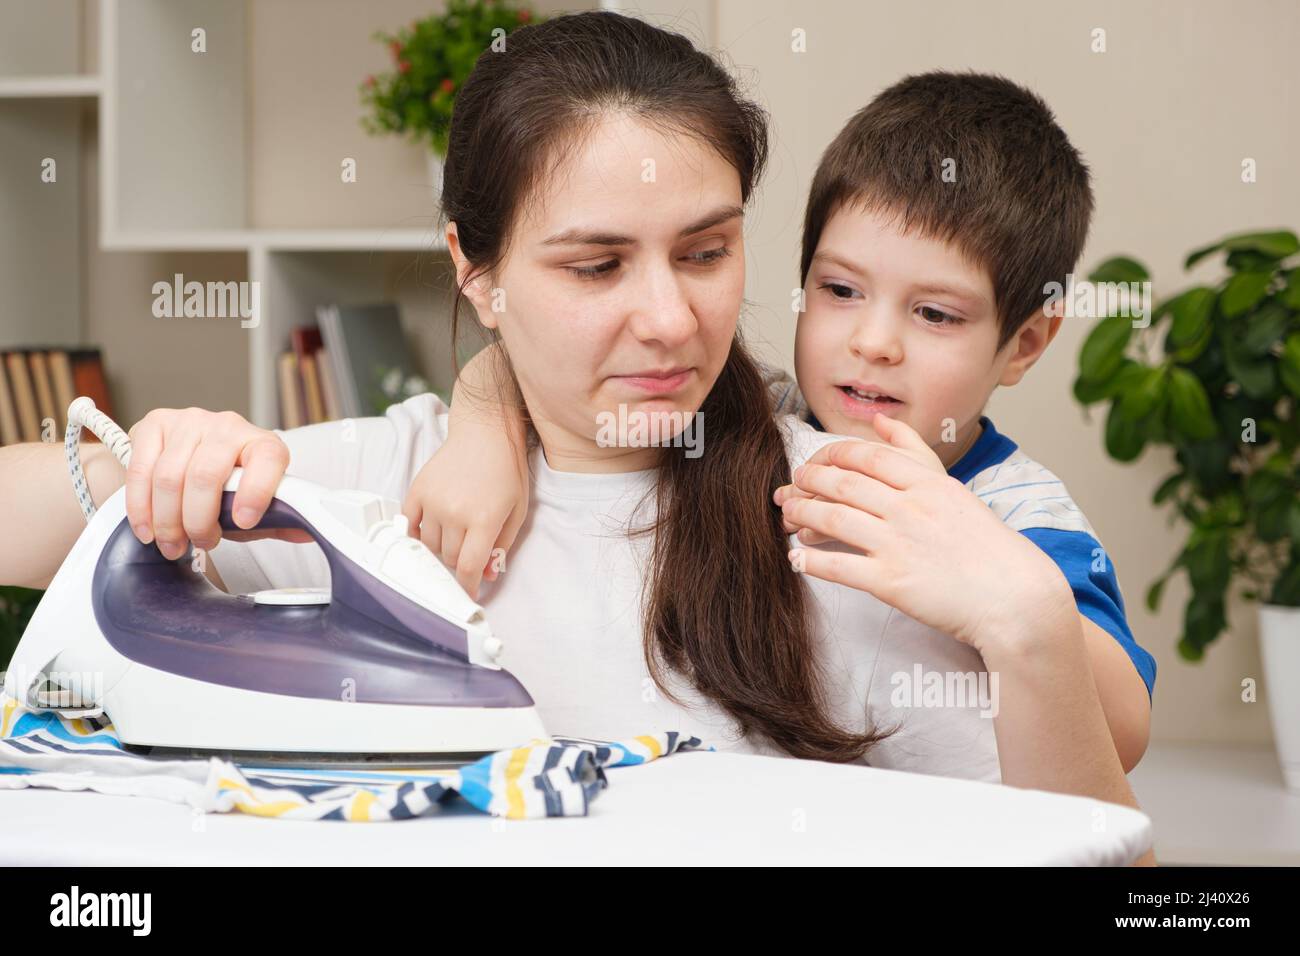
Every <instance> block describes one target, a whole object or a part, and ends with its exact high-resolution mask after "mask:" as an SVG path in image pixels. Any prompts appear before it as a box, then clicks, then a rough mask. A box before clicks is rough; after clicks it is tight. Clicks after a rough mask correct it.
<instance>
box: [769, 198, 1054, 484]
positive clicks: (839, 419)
mask: <svg viewBox="0 0 1300 956" xmlns="http://www.w3.org/2000/svg"><path fill="white" fill-rule="evenodd" d="M804 301H805V305H804V309H805V311H804V313H803V314H802V315H801V316H800V317H799V326H798V330H797V332H796V336H795V374H796V375H797V376H798V378H799V387H800V389H801V391H802V392H803V394H804V398H805V400H806V401H807V402H808V405H809V406H810V407H811V408H812V410H813V414H815V415H816V416H817V419H818V421H820V422H821V423H822V425H823V426H824V427H825V428H826V430H827V431H828V432H832V433H835V434H842V435H856V436H858V437H861V438H866V439H868V440H871V441H879V440H880V439H879V437H878V436H877V435H876V433H875V429H874V428H873V427H872V425H871V421H872V419H873V418H874V417H875V416H876V415H878V414H879V415H887V416H889V417H890V418H896V419H899V420H901V421H904V422H906V423H907V424H908V425H910V426H912V428H913V429H915V430H916V431H917V432H918V433H919V434H920V435H921V437H922V438H924V439H925V441H926V442H927V444H929V445H930V447H931V448H933V449H934V450H935V452H936V453H937V454H938V456H939V458H940V459H941V460H942V461H943V463H944V465H945V467H951V466H952V465H953V464H955V463H956V461H957V459H959V458H960V457H961V456H962V455H963V454H964V453H965V452H966V451H967V450H968V449H969V447H970V446H971V445H972V444H974V442H975V439H976V438H977V437H978V432H979V416H980V413H981V412H982V410H983V408H984V404H985V402H986V401H987V400H988V396H989V394H990V393H991V392H992V391H993V389H994V388H995V387H996V386H997V385H998V384H1014V383H1015V382H1016V381H1019V379H1020V376H1021V375H1023V373H1024V371H1025V369H1026V368H1028V366H1029V365H1031V364H1032V363H1033V360H1034V359H1035V358H1037V355H1038V354H1039V353H1041V351H1042V348H1043V347H1046V344H1047V342H1046V341H1043V342H1041V344H1037V343H1035V342H1034V341H1033V334H1032V333H1033V332H1034V330H1035V329H1037V330H1039V331H1045V330H1043V329H1042V326H1043V323H1042V322H1037V321H1035V322H1031V323H1026V326H1025V328H1024V329H1022V332H1025V331H1028V332H1030V333H1031V334H1030V336H1029V337H1030V341H1029V342H1026V343H1024V344H1025V346H1027V347H1028V348H1029V349H1030V350H1031V351H1032V352H1033V354H1032V356H1029V357H1028V361H1024V357H1023V356H1020V355H1018V354H1017V353H1018V351H1019V350H1020V349H1021V347H1022V346H1021V345H1020V343H1019V340H1020V339H1021V338H1022V337H1023V336H1022V335H1017V336H1016V337H1013V338H1012V340H1011V341H1010V342H1008V343H1007V345H1006V346H1005V347H1004V348H1003V349H1002V350H1001V351H998V349H997V340H998V322H997V312H996V308H995V305H994V297H993V285H992V281H991V280H990V278H989V275H988V273H987V272H986V270H984V269H982V268H980V267H979V266H977V265H974V264H972V263H970V262H968V261H966V259H964V258H963V257H962V255H961V254H960V253H959V252H958V250H957V247H956V246H955V245H953V244H950V243H945V242H942V241H940V240H938V239H931V238H926V237H923V236H920V235H915V234H914V235H903V234H902V233H901V232H900V231H899V226H898V225H897V224H896V223H895V222H894V221H893V220H892V218H891V217H890V216H888V215H885V214H882V213H879V212H866V211H864V210H862V209H861V208H860V207H856V206H842V207H841V208H840V209H839V210H837V211H836V212H835V213H833V214H832V216H831V218H830V220H829V221H828V222H827V223H826V227H825V229H823V231H822V235H821V240H820V242H819V243H818V246H817V251H816V252H815V253H814V256H813V260H812V264H811V266H810V268H809V270H808V281H807V283H806V285H805V286H804ZM1030 326H1033V327H1034V328H1032V329H1031V328H1030ZM1054 331H1055V329H1054V328H1053V329H1052V332H1054ZM1050 337H1051V336H1050V335H1049V336H1048V337H1047V338H1048V340H1050ZM863 392H878V393H883V394H884V395H885V396H888V398H884V399H882V398H877V399H875V400H872V399H870V398H867V397H865V396H864V395H863V394H862V393H863ZM889 399H892V401H891V400H889Z"/></svg>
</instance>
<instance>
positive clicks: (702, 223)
mask: <svg viewBox="0 0 1300 956" xmlns="http://www.w3.org/2000/svg"><path fill="white" fill-rule="evenodd" d="M742 215H744V210H742V209H741V208H740V207H739V206H735V205H728V206H719V207H718V208H717V209H715V210H713V212H711V213H709V214H708V215H706V216H701V217H700V218H699V219H697V220H696V221H695V222H693V223H691V224H690V225H689V226H687V227H686V228H685V229H683V230H682V231H681V232H679V233H678V234H677V237H678V238H679V239H685V238H686V237H687V236H693V235H695V233H697V232H703V231H704V230H705V229H708V228H710V227H711V226H717V225H720V224H722V223H724V222H728V221H730V220H732V219H735V218H737V217H739V216H742ZM636 244H637V240H636V239H634V238H632V237H631V236H622V235H619V234H618V233H613V232H600V231H598V230H590V229H566V230H565V231H564V232H558V233H556V234H555V235H553V236H550V237H549V238H547V239H543V240H542V245H544V246H635V245H636Z"/></svg>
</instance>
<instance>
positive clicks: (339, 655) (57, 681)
mask: <svg viewBox="0 0 1300 956" xmlns="http://www.w3.org/2000/svg"><path fill="white" fill-rule="evenodd" d="M68 421H69V424H68V436H67V439H66V441H65V446H66V447H67V449H68V460H69V467H70V469H71V470H72V472H73V480H74V486H75V487H76V489H77V493H78V495H79V497H81V500H82V507H83V511H84V512H85V513H86V514H87V517H88V519H89V523H88V524H87V527H86V529H85V530H84V531H83V532H82V534H81V536H80V538H78V540H77V542H76V544H75V545H74V546H73V548H72V551H71V552H70V553H69V554H68V557H67V558H66V560H65V561H64V562H63V564H62V566H61V567H60V568H59V570H58V572H57V573H56V574H55V576H54V579H53V580H52V581H51V583H50V586H49V588H48V589H47V590H46V592H45V595H44V596H43V598H42V599H41V602H40V604H39V605H38V606H37V608H36V610H35V612H34V613H33V616H32V618H31V621H30V623H29V624H28V626H27V628H26V630H25V632H24V634H23V637H22V640H21V642H20V643H19V645H18V649H17V651H16V652H15V654H14V657H13V660H12V662H11V664H10V667H9V670H8V672H7V673H6V674H5V682H4V689H5V693H6V694H7V695H8V696H9V697H11V698H13V699H16V700H18V701H20V702H22V703H23V704H25V705H26V706H27V707H29V708H32V709H34V710H55V711H59V712H61V713H62V714H63V715H64V716H69V717H92V716H100V715H104V714H106V715H107V717H108V718H109V719H111V720H112V722H113V725H114V729H115V730H116V732H117V735H118V737H119V739H120V740H121V741H122V743H123V745H124V746H126V747H127V749H128V750H131V751H132V752H135V753H146V754H152V755H154V756H159V755H167V756H178V755H209V754H213V755H220V756H224V757H226V758H227V759H231V760H234V761H235V762H242V763H258V764H288V765H292V766H294V767H313V766H328V767H339V766H341V765H352V766H361V767H373V766H376V765H379V766H385V765H392V766H402V767H450V766H461V765H463V764H464V763H466V762H469V761H472V760H475V759H477V758H478V757H480V756H482V755H483V754H486V753H491V752H493V751H497V750H502V749H506V748H511V747H516V746H519V745H521V744H525V743H528V742H530V741H531V740H533V739H534V738H537V737H546V736H547V735H546V732H545V730H544V729H543V727H542V723H541V720H540V718H539V717H538V715H537V712H536V710H535V709H534V705H533V700H532V698H531V697H530V696H529V694H528V692H527V691H526V690H525V689H524V687H523V686H522V685H521V684H520V683H519V681H518V680H517V679H516V678H515V677H514V676H513V675H512V674H510V673H509V672H508V671H506V670H504V669H503V668H502V667H501V666H500V665H499V664H498V663H497V659H498V657H499V656H500V653H501V650H502V645H501V642H500V640H498V639H497V638H496V637H494V636H493V635H492V633H491V630H490V628H489V627H488V624H487V620H486V618H485V615H484V613H483V609H482V608H481V607H480V606H479V605H477V604H476V603H475V602H474V601H473V600H471V599H470V597H469V595H468V594H466V593H465V591H464V590H463V589H462V588H461V587H460V585H459V584H458V583H457V581H456V579H455V577H454V576H453V575H452V574H451V572H450V571H448V570H447V569H446V568H445V567H444V566H443V564H442V562H441V561H439V560H438V559H437V558H436V557H435V556H434V555H433V553H432V552H430V551H429V549H428V548H426V547H425V546H424V544H423V543H422V542H420V541H418V540H417V539H415V538H413V537H410V536H409V534H408V533H407V520H406V517H405V515H403V514H402V513H401V510H400V506H399V504H398V502H396V501H392V500H390V499H384V498H382V497H380V496H378V495H373V494H369V493H367V492H362V491H352V490H342V491H340V490H330V489H326V488H323V487H321V486H319V485H316V484H313V483H312V482H309V481H304V480H302V479H299V478H295V477H292V476H287V475H286V476H285V477H284V478H283V479H282V480H281V482H280V485H279V487H278V488H277V489H276V492H275V497H274V499H273V500H272V502H271V505H270V507H269V508H268V509H267V511H266V513H265V515H264V516H263V518H262V520H261V521H260V522H259V523H258V525H257V528H259V529H263V528H300V529H303V530H304V531H306V532H307V533H308V534H309V535H310V536H311V537H312V539H313V540H314V541H315V542H316V544H317V545H319V546H320V548H321V550H322V551H323V553H324V556H325V558H326V559H327V561H328V563H329V572H330V587H329V588H328V589H311V588H307V589H302V588H296V589H285V590H282V591H270V592H265V591H264V592H258V593H257V594H256V595H231V594H227V593H226V592H224V591H222V590H221V589H220V588H218V587H216V586H215V585H214V584H212V583H211V582H210V581H209V580H208V579H207V577H206V576H205V575H204V574H203V573H201V572H200V571H199V570H195V567H196V566H200V565H199V562H197V561H196V560H195V559H196V557H197V556H196V555H195V554H194V551H193V547H192V546H191V547H190V548H189V549H187V551H186V554H185V555H183V556H182V557H180V558H177V559H176V560H168V559H167V558H165V557H163V555H162V553H161V552H160V551H159V550H158V547H157V545H156V544H153V543H150V544H147V545H145V544H141V543H140V541H139V539H138V538H136V536H135V534H134V533H133V532H132V530H131V527H130V524H129V522H128V520H127V517H126V489H125V487H123V488H121V489H119V490H118V491H117V492H116V493H115V494H113V495H112V496H111V497H110V498H109V499H108V500H107V501H106V502H104V504H103V505H102V506H101V507H100V508H98V510H96V509H95V507H94V504H93V502H91V501H90V496H89V493H88V491H87V489H86V486H85V480H84V478H83V477H82V474H81V466H80V458H79V455H78V454H77V443H78V441H79V436H80V431H81V428H82V427H83V424H84V425H85V426H86V427H91V428H92V430H94V431H95V432H96V434H99V435H100V437H101V439H103V440H104V441H105V444H108V445H109V446H110V447H111V448H112V449H113V451H114V453H115V454H117V456H118V458H119V460H121V461H122V462H123V464H124V465H128V464H129V461H130V439H129V438H127V437H126V436H125V434H123V433H122V432H121V430H120V429H118V428H117V426H116V425H114V424H113V423H112V421H111V420H110V419H108V418H107V417H106V416H104V415H103V413H101V412H99V411H97V410H96V409H95V408H94V403H93V402H91V401H90V400H89V399H87V398H84V397H83V398H79V399H77V400H76V401H75V402H73V404H72V406H71V407H70V409H69V419H68ZM242 473H243V469H241V468H236V469H235V470H234V473H233V474H232V475H231V476H230V479H229V480H228V481H227V483H226V485H225V487H224V489H223V492H222V503H221V517H220V523H221V527H222V528H223V529H224V530H230V531H239V530H243V529H240V528H239V527H238V526H237V525H236V524H235V523H234V521H233V520H232V518H231V513H230V512H231V506H232V503H233V500H234V492H235V490H236V489H237V488H238V487H239V481H240V477H241V475H242ZM295 546H299V547H303V546H306V545H295Z"/></svg>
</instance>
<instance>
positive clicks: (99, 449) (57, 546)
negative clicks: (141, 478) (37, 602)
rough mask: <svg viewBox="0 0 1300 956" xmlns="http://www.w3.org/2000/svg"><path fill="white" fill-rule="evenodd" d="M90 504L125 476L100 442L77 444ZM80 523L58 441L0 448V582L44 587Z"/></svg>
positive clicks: (69, 547) (78, 531)
mask: <svg viewBox="0 0 1300 956" xmlns="http://www.w3.org/2000/svg"><path fill="white" fill-rule="evenodd" d="M81 467H82V471H83V472H84V473H85V475H86V484H87V487H88V488H89V489H90V494H91V497H92V498H93V499H94V501H95V504H97V505H99V504H103V502H104V500H105V499H106V498H108V497H109V496H110V495H112V494H113V492H115V491H117V490H118V489H119V488H121V487H122V485H123V484H124V483H125V482H126V469H124V468H123V467H122V466H121V464H119V463H118V461H117V459H116V458H114V457H113V455H112V454H111V453H110V452H109V450H108V449H107V448H105V447H104V446H103V445H101V444H99V443H97V442H95V443H91V442H87V443H84V444H82V446H81ZM85 527H86V519H85V517H84V516H83V515H82V513H81V506H80V505H79V504H78V503H77V495H76V492H75V491H73V488H72V478H71V476H70V475H69V474H68V462H67V456H66V455H65V453H64V450H63V443H62V442H27V443H23V444H19V445H10V446H8V447H5V448H0V584H10V585H18V586H21V587H30V588H44V587H46V586H48V585H49V583H50V580H51V579H52V578H53V577H54V573H55V572H56V571H57V570H58V569H59V565H61V564H62V563H63V559H64V558H66V557H67V556H68V552H69V551H70V550H72V546H73V544H75V543H76V540H77V538H78V537H79V536H80V535H81V532H82V530H84V529H85Z"/></svg>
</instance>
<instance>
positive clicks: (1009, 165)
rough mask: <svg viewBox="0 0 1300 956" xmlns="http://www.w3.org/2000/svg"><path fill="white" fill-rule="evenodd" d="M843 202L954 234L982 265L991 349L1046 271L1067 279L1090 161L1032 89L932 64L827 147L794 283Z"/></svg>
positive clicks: (1039, 289) (1033, 299) (1023, 313)
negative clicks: (991, 321) (991, 303)
mask: <svg viewBox="0 0 1300 956" xmlns="http://www.w3.org/2000/svg"><path fill="white" fill-rule="evenodd" d="M946 160H951V161H952V162H948V163H945V161H946ZM945 170H951V175H949V176H948V177H947V179H949V180H953V181H945V176H944V173H945ZM845 204H851V205H856V206H860V207H862V208H865V209H870V210H873V211H884V212H887V213H888V214H891V215H895V216H897V217H898V218H899V220H900V223H901V226H902V228H903V229H904V231H912V230H919V232H920V233H921V234H922V235H927V236H933V237H935V238H938V239H941V240H944V241H951V242H954V243H956V245H957V247H958V248H959V249H961V251H962V253H963V254H964V255H966V256H967V257H968V258H969V259H970V260H971V261H973V262H975V263H977V264H978V265H980V266H981V267H982V268H984V269H985V270H987V271H988V274H989V277H990V278H991V279H992V284H993V292H994V296H995V299H996V306H997V312H998V326H999V331H998V349H999V350H1000V349H1001V348H1002V347H1003V346H1004V345H1005V344H1006V343H1007V342H1008V341H1009V340H1010V339H1011V337H1012V336H1013V335H1014V334H1015V333H1016V331H1017V330H1018V329H1019V328H1020V327H1021V326H1022V325H1023V324H1024V323H1025V322H1026V321H1027V320H1028V319H1029V318H1030V317H1031V316H1032V315H1033V314H1034V313H1035V312H1037V311H1038V310H1039V309H1041V308H1042V307H1043V305H1044V304H1045V303H1046V301H1047V295H1046V293H1045V292H1044V291H1043V287H1044V286H1045V285H1047V283H1049V282H1059V283H1060V284H1061V286H1062V288H1064V287H1065V284H1066V276H1067V274H1069V273H1070V272H1072V271H1073V270H1074V266H1075V263H1076V262H1077V261H1078V259H1079V255H1080V254H1081V253H1082V251H1083V244H1084V240H1085V239H1086V238H1087V235H1088V221H1089V219H1090V218H1091V216H1092V208H1093V199H1092V187H1091V186H1090V185H1089V176H1088V167H1087V166H1086V165H1085V164H1084V162H1083V159H1082V158H1081V156H1080V155H1079V152H1078V150H1076V149H1075V148H1074V147H1073V146H1072V145H1071V144H1070V141H1069V139H1068V138H1067V137H1066V135H1065V132H1064V131H1063V130H1062V129H1061V128H1060V127H1059V126H1058V125H1057V124H1056V120H1055V118H1054V117H1053V116H1052V111H1051V110H1050V109H1049V108H1048V106H1047V104H1046V103H1044V102H1043V100H1042V99H1041V98H1040V97H1039V96H1037V95H1036V94H1034V93H1032V92H1031V91H1029V90H1027V89H1025V88H1024V87H1022V86H1018V85H1017V84H1015V83H1013V82H1011V81H1010V80H1008V79H1006V78H1004V77H1001V76H993V75H990V74H986V73H949V72H943V71H936V72H933V73H923V74H920V75H918V76H909V77H905V78H904V79H902V80H900V81H899V82H898V83H895V84H894V85H893V86H891V87H889V88H888V89H887V90H885V91H884V92H882V93H881V94H880V95H879V96H877V97H876V98H875V99H874V100H872V101H871V102H870V103H868V104H867V105H866V106H865V107H863V108H862V109H861V110H859V111H858V112H857V113H856V114H855V115H854V117H853V118H852V119H851V120H849V122H848V125H846V126H845V127H844V129H843V130H841V131H840V133H839V135H838V136H836V137H835V140H834V141H833V142H832V143H831V144H830V146H828V147H827V148H826V152H825V153H824V154H823V155H822V159H821V163H820V164H819V165H818V167H817V174H816V176H815V177H814V178H813V185H812V190H811V192H810V193H809V196H808V208H807V211H806V213H805V216H804V229H803V255H802V261H801V263H800V272H799V281H800V285H803V284H804V283H806V282H807V280H808V270H809V268H810V266H811V265H812V257H813V253H814V252H816V250H817V243H818V242H819V241H820V239H821V234H822V229H823V228H825V225H826V223H827V221H828V220H829V219H830V217H831V216H832V215H833V214H834V213H835V211H836V210H837V209H839V208H840V207H841V206H842V205H845Z"/></svg>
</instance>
